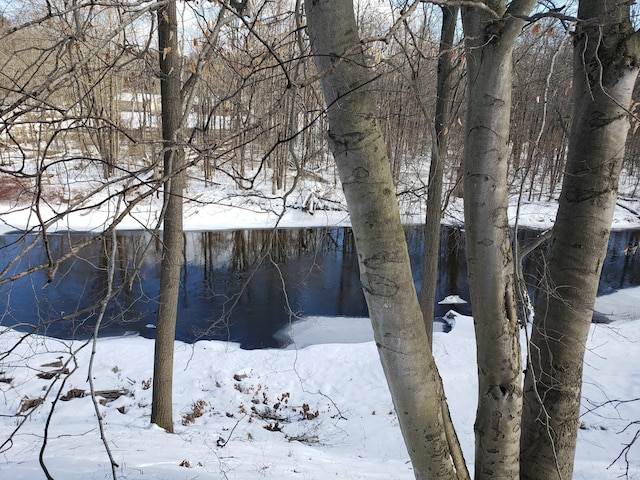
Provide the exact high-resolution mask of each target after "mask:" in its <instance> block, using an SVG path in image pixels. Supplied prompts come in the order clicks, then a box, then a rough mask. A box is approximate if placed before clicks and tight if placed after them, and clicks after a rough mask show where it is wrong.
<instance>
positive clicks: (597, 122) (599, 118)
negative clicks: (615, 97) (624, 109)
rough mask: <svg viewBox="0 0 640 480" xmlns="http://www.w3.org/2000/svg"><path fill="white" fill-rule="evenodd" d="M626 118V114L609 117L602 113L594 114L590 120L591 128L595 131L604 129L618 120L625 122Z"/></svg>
mask: <svg viewBox="0 0 640 480" xmlns="http://www.w3.org/2000/svg"><path fill="white" fill-rule="evenodd" d="M625 118H626V113H625V114H620V115H615V116H613V117H608V116H606V115H605V114H604V113H602V112H593V113H592V114H591V117H590V118H589V126H591V127H592V128H594V129H598V128H604V127H606V126H607V125H609V124H610V123H613V122H617V121H618V120H624V119H625Z"/></svg>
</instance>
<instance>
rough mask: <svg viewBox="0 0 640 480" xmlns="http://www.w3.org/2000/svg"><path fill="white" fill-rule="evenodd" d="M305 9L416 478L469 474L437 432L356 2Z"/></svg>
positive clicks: (317, 3) (429, 366) (433, 380)
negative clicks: (460, 468) (455, 461)
mask: <svg viewBox="0 0 640 480" xmlns="http://www.w3.org/2000/svg"><path fill="white" fill-rule="evenodd" d="M305 7H306V11H307V21H308V28H309V36H310V38H311V48H312V51H313V54H314V59H315V62H316V65H317V67H318V70H319V71H321V72H323V73H324V76H323V77H322V88H323V92H324V98H325V102H326V104H327V106H328V118H329V129H330V130H329V140H330V143H331V148H332V150H333V153H334V157H335V161H336V164H337V166H338V170H339V174H340V178H341V181H342V185H343V189H344V192H345V196H346V199H347V204H348V207H349V213H350V216H351V221H352V225H353V232H354V235H355V240H356V249H357V251H358V259H359V266H360V277H361V281H362V288H363V291H364V294H365V298H366V301H367V305H368V307H369V314H370V317H371V322H372V325H373V330H374V336H375V341H376V345H377V348H378V352H379V354H380V359H381V362H382V366H383V369H384V372H385V375H386V378H387V382H388V384H389V389H390V391H391V396H392V398H393V402H394V406H395V409H396V412H397V414H398V420H399V423H400V428H401V430H402V434H403V437H404V440H405V443H406V445H407V449H408V451H409V455H410V457H411V461H412V464H413V468H414V473H415V476H416V478H417V479H426V478H439V479H455V478H466V477H467V476H468V474H467V472H466V469H465V470H463V471H456V469H455V467H454V464H453V462H452V452H451V450H450V448H449V445H448V443H447V438H446V435H445V433H444V419H443V417H442V403H443V402H445V398H444V392H443V387H442V380H441V378H440V375H439V373H438V370H437V368H436V366H435V363H434V359H433V356H432V354H431V348H430V345H429V343H428V341H427V333H426V330H425V327H424V321H423V317H422V313H421V310H420V305H419V303H418V298H417V294H416V291H415V287H414V284H413V278H412V276H411V267H410V264H409V255H408V252H407V246H406V241H405V238H404V231H403V229H402V224H401V222H400V214H399V210H398V204H397V201H396V197H395V194H394V185H393V179H392V176H391V169H390V163H389V158H388V156H387V154H386V148H385V144H384V141H383V138H382V133H381V130H380V127H379V125H378V124H377V122H376V120H375V118H376V107H375V102H374V95H373V93H372V92H371V90H370V89H369V84H370V81H371V77H370V74H369V71H368V69H367V68H366V60H365V57H364V54H363V50H362V46H361V44H360V39H359V37H358V34H357V28H356V22H355V17H354V11H353V2H349V1H344V0H307V1H305ZM455 448H456V449H457V450H460V449H459V446H458V445H456V446H455ZM460 454H461V452H460Z"/></svg>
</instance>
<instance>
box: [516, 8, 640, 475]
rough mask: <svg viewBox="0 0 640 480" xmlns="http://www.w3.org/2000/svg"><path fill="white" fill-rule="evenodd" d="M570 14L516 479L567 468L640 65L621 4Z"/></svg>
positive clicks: (638, 46) (639, 43)
mask: <svg viewBox="0 0 640 480" xmlns="http://www.w3.org/2000/svg"><path fill="white" fill-rule="evenodd" d="M578 18H580V19H581V21H580V22H579V23H578V27H577V31H576V38H575V46H574V59H573V66H574V73H573V89H574V92H573V99H574V100H573V101H574V106H573V115H572V118H573V124H572V126H571V133H570V138H569V156H568V159H567V166H566V173H565V177H564V184H563V187H562V193H561V196H560V205H559V209H558V214H557V217H556V223H555V227H554V237H553V238H554V240H553V244H552V247H551V252H550V258H549V262H548V266H549V270H548V273H547V275H548V281H547V282H545V283H547V284H548V285H551V286H552V287H553V291H543V292H541V295H540V298H539V300H538V303H537V306H536V311H535V321H534V327H533V332H532V337H531V348H530V352H529V353H530V359H529V363H528V366H527V374H526V378H525V394H524V395H525V407H524V412H523V436H522V465H521V468H522V478H523V479H545V480H547V479H567V480H568V479H570V478H571V476H572V472H573V460H574V452H575V446H576V436H577V430H578V416H579V413H580V396H581V388H582V363H583V358H584V350H585V342H586V339H587V335H588V333H589V327H590V323H591V317H592V314H593V305H594V302H595V297H596V293H597V289H598V281H599V278H600V272H601V268H602V263H603V262H604V258H605V254H606V250H607V244H608V240H609V231H610V228H611V222H612V219H613V211H614V207H615V202H616V197H617V190H618V176H619V174H620V169H621V165H622V159H623V154H624V145H625V141H626V137H627V132H628V130H629V118H628V117H629V114H628V112H629V109H630V106H631V95H632V91H633V86H634V84H635V81H636V77H637V75H638V65H639V64H640V61H639V60H640V39H639V38H638V33H634V32H633V28H632V26H631V23H630V21H629V2H626V1H625V0H617V1H610V2H601V1H600V0H580V4H579V7H578ZM604 39H606V41H603V40H604ZM541 401H542V403H541Z"/></svg>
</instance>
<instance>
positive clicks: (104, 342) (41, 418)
mask: <svg viewBox="0 0 640 480" xmlns="http://www.w3.org/2000/svg"><path fill="white" fill-rule="evenodd" d="M625 292H626V293H629V294H630V295H625V296H624V297H619V298H618V297H617V295H618V294H617V293H616V294H613V295H612V296H611V297H610V298H608V299H606V297H603V298H605V299H606V301H608V302H609V303H610V304H617V305H619V306H620V308H624V307H623V306H622V305H621V304H622V303H624V302H627V301H634V297H635V299H637V298H638V297H639V296H640V288H635V289H632V291H630V290H626V291H625ZM635 305H637V302H636V303H635ZM600 308H602V307H600ZM349 322H352V324H351V325H350V327H349V332H350V333H349V335H341V334H340V331H339V329H338V328H337V327H340V326H341V324H344V323H349ZM326 323H327V324H329V325H334V327H336V328H334V329H331V328H329V329H326V328H325V325H324V322H323V319H315V320H314V321H313V322H311V323H308V324H307V325H306V327H305V329H304V331H303V337H304V338H310V337H311V338H313V337H316V338H318V339H321V340H322V342H323V344H321V345H309V346H306V347H305V348H297V349H287V350H251V351H247V350H241V349H240V348H238V346H237V345H234V344H230V343H225V342H216V341H202V342H198V343H196V344H195V345H187V344H183V343H179V342H177V343H176V361H175V385H174V389H175V396H174V415H175V418H174V420H175V423H176V433H175V434H174V435H170V434H167V433H164V432H163V431H161V430H160V429H158V428H155V427H153V426H150V424H149V419H150V408H151V407H150V404H151V389H150V388H148V387H149V380H150V378H151V372H152V365H153V342H152V341H151V340H147V339H143V338H139V337H123V338H104V339H100V340H99V341H98V342H97V354H96V357H95V361H94V369H93V372H92V377H93V378H94V381H95V382H96V385H95V388H96V390H98V391H101V392H102V395H104V396H107V397H109V398H108V399H103V403H104V404H99V410H100V415H101V416H102V418H103V420H104V425H105V435H106V438H107V442H108V444H109V447H110V449H111V450H112V452H113V456H114V459H115V461H116V462H117V463H118V465H119V466H118V467H117V469H116V470H117V472H118V474H119V476H120V478H123V479H124V478H127V479H191V478H198V479H204V480H206V479H211V480H213V479H216V480H217V479H221V478H225V479H238V480H246V479H252V478H274V479H275V478H277V479H302V478H305V479H317V480H323V479H328V478H349V479H358V478H360V479H398V480H401V479H402V480H409V479H411V478H413V474H412V471H411V466H410V464H409V460H408V456H407V453H406V450H405V448H404V445H403V443H402V438H401V436H400V431H399V427H398V423H397V419H396V415H395V413H393V406H392V403H391V398H390V396H389V392H388V389H387V387H386V383H385V380H384V376H383V373H382V369H381V367H380V364H379V360H378V355H377V352H376V348H375V344H374V343H373V341H372V340H371V335H372V333H371V327H370V325H369V323H368V322H367V321H366V320H364V319H346V318H345V319H338V318H332V319H326ZM331 332H333V333H331ZM19 337H20V334H19V333H17V332H15V331H12V330H5V331H3V332H2V334H1V335H0V351H3V352H7V351H8V349H9V348H10V347H11V346H13V345H16V343H17V342H16V341H17V340H18V338H19ZM295 340H296V339H295V337H294V341H295ZM346 342H357V343H346ZM638 342H640V322H638V321H618V322H614V323H612V324H609V325H602V324H598V325H593V326H592V329H591V334H590V336H589V341H588V345H587V357H586V363H585V372H584V380H585V385H584V391H583V397H584V398H583V408H582V411H583V416H582V417H581V425H582V428H581V430H580V432H579V444H578V450H577V454H576V459H577V461H576V472H575V476H574V478H575V479H615V478H618V477H619V476H620V475H621V474H624V473H625V471H626V468H627V466H626V464H625V461H624V459H622V460H618V461H617V462H615V463H614V460H615V459H616V457H617V456H618V454H619V453H621V452H622V451H623V449H624V447H625V445H626V444H628V443H629V442H630V441H631V440H632V438H633V435H634V434H635V432H636V431H637V429H638V428H637V425H631V426H630V427H629V428H626V427H627V426H628V425H629V424H630V423H631V422H634V421H637V420H639V419H640V401H637V400H636V401H631V402H629V400H632V399H637V398H640V374H638V370H637V365H638V364H639V363H640V349H638V348H637V345H638ZM299 343H300V345H299V347H300V346H303V344H304V342H303V341H302V339H301V341H300V342H299ZM78 346H79V345H77V344H71V343H70V342H63V341H59V340H54V339H51V338H44V337H30V338H27V339H25V341H24V342H22V343H21V344H19V345H18V346H17V347H16V348H14V349H13V350H12V352H11V353H10V354H9V355H8V356H7V357H6V358H5V359H4V360H3V361H2V369H1V370H2V372H3V373H2V376H3V377H4V378H11V379H12V380H11V382H10V383H2V384H1V385H2V387H1V388H2V392H3V402H1V403H0V424H1V425H2V427H1V428H0V431H1V432H2V441H5V440H6V439H7V438H8V436H9V435H10V433H11V432H12V430H13V429H14V428H15V427H16V425H17V422H18V419H19V418H20V417H15V416H14V415H15V414H16V413H17V412H19V411H20V410H21V408H23V409H26V410H25V411H23V412H22V415H29V418H28V420H27V421H26V423H25V425H24V426H23V427H22V428H21V429H20V431H19V432H17V433H16V434H15V435H14V436H13V437H12V440H11V442H10V447H11V448H7V446H5V448H3V449H2V453H1V454H0V477H1V478H7V479H9V478H11V479H12V480H37V479H40V478H44V474H43V473H42V471H41V469H40V466H39V464H38V455H39V452H40V451H41V449H42V444H43V438H42V434H43V431H44V427H45V422H46V421H47V415H48V412H49V411H50V408H51V402H52V400H53V399H54V398H55V392H57V391H58V390H59V391H60V392H61V395H62V396H63V399H61V400H60V401H59V402H58V404H57V405H56V407H55V412H54V414H53V415H52V416H51V418H50V425H49V435H48V441H47V447H46V449H45V450H44V452H43V459H44V463H45V465H46V466H47V469H48V470H49V472H50V474H51V475H52V476H53V477H54V478H57V479H64V480H71V479H86V478H108V477H109V475H110V467H109V462H108V458H107V454H106V453H105V450H104V447H103V446H102V444H101V441H100V435H99V432H98V425H97V422H96V417H95V411H94V407H93V405H92V402H91V399H90V398H89V397H88V396H82V392H84V393H86V392H88V391H89V386H88V384H87V380H86V379H87V376H88V371H87V368H88V365H89V356H90V346H87V347H86V348H84V349H82V350H80V351H79V352H78V353H77V355H76V361H77V370H75V371H73V370H74V367H75V362H70V363H69V364H66V362H67V360H68V359H69V358H70V357H71V355H70V353H71V352H73V351H75V350H76V349H77V347H78ZM434 354H435V356H436V358H437V362H438V365H439V368H440V371H441V374H442V376H443V379H444V382H445V388H446V392H447V397H448V399H449V402H450V404H451V410H452V415H453V418H454V422H455V424H456V426H457V428H458V431H459V436H460V439H461V442H462V444H463V448H464V451H465V455H466V458H467V462H468V463H470V466H472V464H473V457H472V455H473V421H474V414H475V402H476V400H475V398H476V393H475V388H476V377H475V371H476V367H475V353H474V335H473V325H472V320H471V318H469V317H464V316H458V317H457V318H456V327H455V328H454V330H453V331H452V332H451V333H449V334H442V333H437V334H436V335H435V340H434ZM59 361H61V362H63V364H65V365H64V366H66V367H68V368H69V369H70V370H71V371H72V373H71V374H68V375H67V374H63V375H61V379H65V381H66V383H65V384H64V385H63V384H62V383H61V381H57V382H54V380H55V377H54V379H46V378H38V374H39V373H42V372H49V371H55V370H58V369H60V368H61V367H58V366H55V365H58V364H57V363H56V362H59ZM45 365H49V366H45ZM51 386H53V390H52V393H50V394H49V395H48V396H47V398H46V399H45V400H44V402H43V404H42V405H40V406H39V407H38V408H36V409H27V406H28V402H26V399H30V400H34V399H37V398H41V397H42V396H43V395H44V393H45V391H46V390H47V389H48V388H49V387H51ZM114 392H120V393H122V395H121V396H119V397H118V398H116V399H112V397H114V396H115V394H114ZM102 398H103V397H99V400H100V399H102ZM627 459H628V460H629V462H630V465H629V470H628V473H629V478H639V476H640V445H634V446H633V447H631V449H630V451H629V452H628V456H627ZM612 463H613V465H612V466H610V464H612Z"/></svg>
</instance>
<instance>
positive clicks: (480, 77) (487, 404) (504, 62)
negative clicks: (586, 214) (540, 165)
mask: <svg viewBox="0 0 640 480" xmlns="http://www.w3.org/2000/svg"><path fill="white" fill-rule="evenodd" d="M478 3H479V4H480V5H479V6H478V7H476V6H468V7H467V6H465V7H463V8H462V23H463V28H464V36H465V48H466V58H467V77H468V79H467V117H466V123H465V131H466V140H465V146H464V218H465V229H466V245H467V264H468V267H467V268H468V274H469V289H470V293H471V305H472V308H473V317H474V325H475V332H476V343H477V359H478V411H477V414H476V422H475V425H474V430H475V437H476V450H475V451H476V455H475V474H476V478H494V477H498V478H517V477H518V475H519V465H518V460H519V456H520V451H519V448H518V445H519V441H520V429H519V428H517V427H514V425H513V423H514V422H515V423H518V422H519V419H520V415H521V411H522V386H521V385H522V368H521V360H520V345H519V322H518V315H517V309H516V302H515V291H514V286H515V282H514V269H513V255H512V253H511V238H510V231H509V220H508V217H507V207H508V204H509V191H508V184H507V173H508V168H509V149H508V140H509V127H510V110H511V79H512V52H513V48H514V45H515V42H516V39H517V38H518V35H519V34H520V31H521V29H522V25H523V21H522V20H519V19H518V18H517V16H519V15H523V14H527V13H528V12H529V11H530V10H531V8H533V6H534V4H535V1H532V0H515V1H513V2H510V3H509V4H508V6H507V2H504V1H486V2H478ZM480 6H482V7H483V8H479V7H480Z"/></svg>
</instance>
